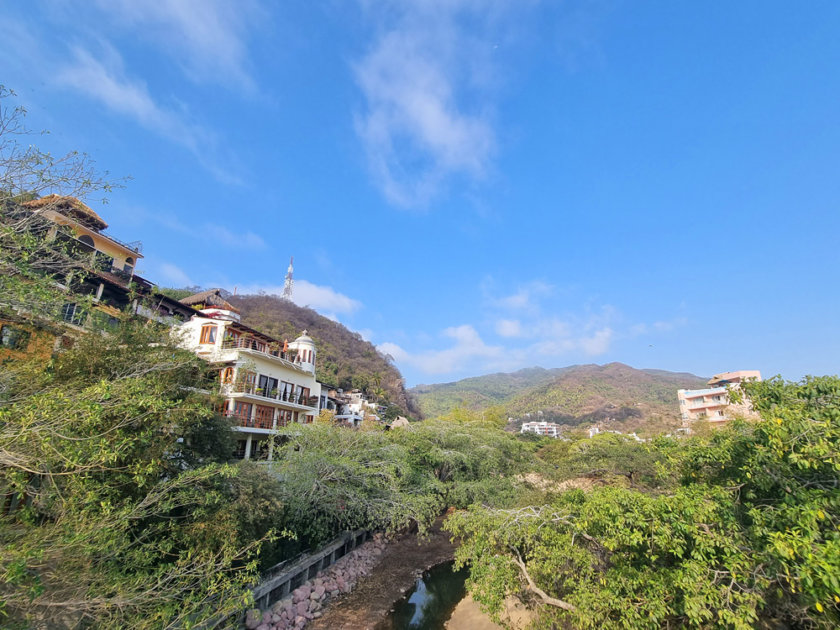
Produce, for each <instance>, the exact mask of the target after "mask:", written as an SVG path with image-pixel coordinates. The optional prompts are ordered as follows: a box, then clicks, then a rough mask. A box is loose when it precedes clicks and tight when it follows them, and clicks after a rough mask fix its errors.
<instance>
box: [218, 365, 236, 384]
mask: <svg viewBox="0 0 840 630" xmlns="http://www.w3.org/2000/svg"><path fill="white" fill-rule="evenodd" d="M221 380H222V383H223V384H224V385H230V384H231V383H233V368H232V367H226V368H225V369H224V370H222V375H221Z"/></svg>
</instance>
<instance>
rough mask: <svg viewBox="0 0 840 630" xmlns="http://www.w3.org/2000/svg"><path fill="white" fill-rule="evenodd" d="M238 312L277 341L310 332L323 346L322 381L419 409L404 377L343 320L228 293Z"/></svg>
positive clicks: (282, 302)
mask: <svg viewBox="0 0 840 630" xmlns="http://www.w3.org/2000/svg"><path fill="white" fill-rule="evenodd" d="M226 299H227V300H228V301H229V302H230V303H231V304H233V305H234V306H235V307H236V308H238V309H239V311H240V315H241V317H242V323H243V324H245V325H246V326H250V327H251V328H256V329H257V330H259V331H262V332H264V333H267V334H269V335H271V336H273V337H276V338H278V339H288V340H289V341H291V340H293V339H294V338H295V337H298V336H299V335H300V334H301V332H302V331H303V330H304V329H305V330H307V331H308V333H309V336H310V337H312V339H314V340H315V343H316V345H317V348H318V366H317V375H318V380H319V381H321V382H322V383H326V384H328V385H332V386H334V387H341V388H343V389H345V390H349V389H361V390H364V391H366V392H368V394H370V395H372V396H374V397H376V396H377V390H379V389H380V388H381V390H382V391H380V392H378V394H379V397H381V398H385V399H387V400H388V402H390V403H393V404H395V405H397V406H398V407H400V408H401V409H402V410H403V412H405V413H408V414H410V415H417V414H418V411H417V409H416V408H415V407H414V406H413V404H412V401H411V400H410V399H409V398H408V396H407V395H406V392H405V385H404V383H403V378H402V375H401V374H400V372H399V370H398V369H397V368H396V367H394V365H393V364H391V362H390V361H389V360H388V359H386V358H385V357H384V356H383V355H382V354H380V353H379V352H378V351H377V350H376V348H375V347H374V346H373V344H371V343H370V342H368V341H365V340H364V339H362V337H361V335H359V334H358V333H354V332H352V331H351V330H348V329H347V328H345V327H344V326H342V325H341V324H339V323H338V322H334V321H332V320H331V319H327V318H326V317H324V316H322V315H319V314H318V313H316V312H315V311H313V310H312V309H310V308H304V307H300V306H297V305H296V304H293V303H292V302H289V301H288V300H282V299H280V298H278V297H274V296H270V295H236V296H235V295H226Z"/></svg>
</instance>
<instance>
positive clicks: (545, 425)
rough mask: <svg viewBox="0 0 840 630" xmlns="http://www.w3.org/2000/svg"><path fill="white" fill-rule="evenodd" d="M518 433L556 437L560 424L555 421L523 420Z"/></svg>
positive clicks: (558, 433)
mask: <svg viewBox="0 0 840 630" xmlns="http://www.w3.org/2000/svg"><path fill="white" fill-rule="evenodd" d="M519 432H520V433H536V434H537V435H547V436H548V437H553V438H556V437H557V436H558V435H560V425H559V424H557V423H555V422H524V423H523V424H522V428H521V429H519Z"/></svg>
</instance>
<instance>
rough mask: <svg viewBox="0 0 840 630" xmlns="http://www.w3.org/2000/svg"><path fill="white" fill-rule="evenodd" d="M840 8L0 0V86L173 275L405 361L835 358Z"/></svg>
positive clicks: (524, 1)
mask: <svg viewBox="0 0 840 630" xmlns="http://www.w3.org/2000/svg"><path fill="white" fill-rule="evenodd" d="M838 32H840V4H838V3H836V2H834V1H822V2H820V1H814V2H807V3H793V2H774V1H769V0H761V1H757V0H756V1H745V2H737V3H732V2H722V1H719V2H694V3H682V2H671V1H666V0H662V1H659V2H644V1H637V2H629V1H621V0H590V1H588V2H575V1H574V0H569V1H567V2H549V1H545V2H539V1H537V0H485V1H479V0H417V1H416V2H407V1H406V2H403V1H397V0H393V1H391V0H343V1H339V0H325V1H324V2H316V1H303V0H296V1H292V0H290V1H289V2H283V3H274V2H268V1H265V2H259V1H257V0H245V1H243V0H239V1H237V2H233V1H232V0H231V1H228V2H223V1H221V0H219V1H216V0H189V1H188V0H184V1H178V0H91V1H88V2H81V1H79V2H65V1H62V0H54V1H49V2H47V1H43V2H38V1H35V2H30V1H23V0H20V1H15V0H10V1H8V2H4V3H2V4H0V68H2V74H0V83H2V84H5V85H6V86H8V87H10V88H12V89H14V90H15V91H16V92H17V94H18V97H17V100H18V102H19V103H20V104H23V105H25V106H26V107H27V108H28V110H29V117H28V123H29V126H30V127H32V128H35V129H49V130H50V131H51V134H50V135H48V136H42V137H39V138H38V139H37V141H38V143H39V144H40V146H42V148H46V149H49V150H51V151H53V152H54V153H62V152H65V151H69V150H80V151H84V152H87V153H89V154H90V155H92V156H93V157H94V158H95V159H96V161H97V164H98V165H99V166H100V167H101V168H102V169H104V170H108V171H109V172H110V173H111V174H112V175H113V176H117V177H121V176H130V177H131V178H132V179H131V180H130V181H129V182H127V184H126V187H125V188H124V189H121V190H117V191H115V192H114V193H113V194H111V195H110V198H109V200H110V203H109V205H108V206H107V207H105V208H100V207H99V206H96V205H95V204H94V205H93V207H94V208H95V209H97V210H98V211H100V213H101V214H102V215H103V216H104V217H105V218H106V220H107V221H108V222H109V223H110V224H111V228H110V230H111V232H112V233H113V234H114V235H116V236H118V237H120V238H122V239H123V240H136V239H137V240H142V242H143V246H144V254H145V259H144V260H143V261H141V264H140V270H141V273H143V275H144V276H146V277H148V278H150V279H151V280H153V281H156V282H158V283H159V284H161V285H163V286H184V285H188V284H189V285H192V284H197V285H201V286H204V287H213V286H222V287H225V288H227V289H229V290H233V289H234V287H237V290H238V291H239V292H249V291H250V292H256V291H266V292H269V293H272V292H277V291H279V290H280V289H281V287H282V283H283V275H284V273H285V269H286V265H287V264H288V259H289V256H292V255H294V257H295V268H296V278H297V285H296V301H297V302H299V303H301V304H306V305H310V306H312V307H313V308H316V310H318V311H319V312H321V313H323V314H325V315H327V316H329V317H332V318H335V319H337V320H339V321H341V322H342V323H344V324H345V325H347V326H348V327H350V328H351V329H353V330H356V331H359V332H360V333H362V334H363V336H365V337H366V338H367V339H370V340H371V341H372V342H373V343H375V344H376V345H377V346H378V347H380V349H382V350H383V351H385V352H387V353H389V354H390V355H391V356H393V358H394V359H395V362H396V364H397V366H398V367H399V368H400V370H401V371H402V372H403V374H404V376H405V377H406V380H407V383H408V384H409V385H413V384H417V383H423V382H441V381H450V380H455V379H457V378H461V377H464V376H472V375H478V374H483V373H487V372H493V371H509V370H514V369H518V368H521V367H527V366H533V365H541V366H543V367H557V366H564V365H569V364H573V363H592V362H597V363H605V362H609V361H622V362H625V363H628V364H630V365H633V366H635V367H645V368H662V369H669V370H685V371H691V372H694V373H697V374H701V375H710V374H712V373H715V372H720V371H724V370H730V369H760V370H762V372H763V373H764V374H765V375H771V374H777V373H781V374H782V375H783V376H785V377H787V378H800V377H801V376H803V375H805V374H823V373H837V372H838V357H840V333H838V322H840V317H838V316H839V315H840V292H838V290H837V286H838V283H837V277H838V263H839V262H840V247H838V244H837V241H838V234H840V231H839V230H838V228H840V215H839V214H838V212H837V207H838V201H840V176H838V175H840V173H838V170H840V73H839V72H838V71H837V69H838V68H840V38H838V37H837V33H838Z"/></svg>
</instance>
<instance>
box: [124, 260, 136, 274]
mask: <svg viewBox="0 0 840 630" xmlns="http://www.w3.org/2000/svg"><path fill="white" fill-rule="evenodd" d="M123 271H124V272H126V273H131V272H132V271H134V259H133V258H132V257H131V256H129V257H128V258H126V259H125V264H124V265H123Z"/></svg>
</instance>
